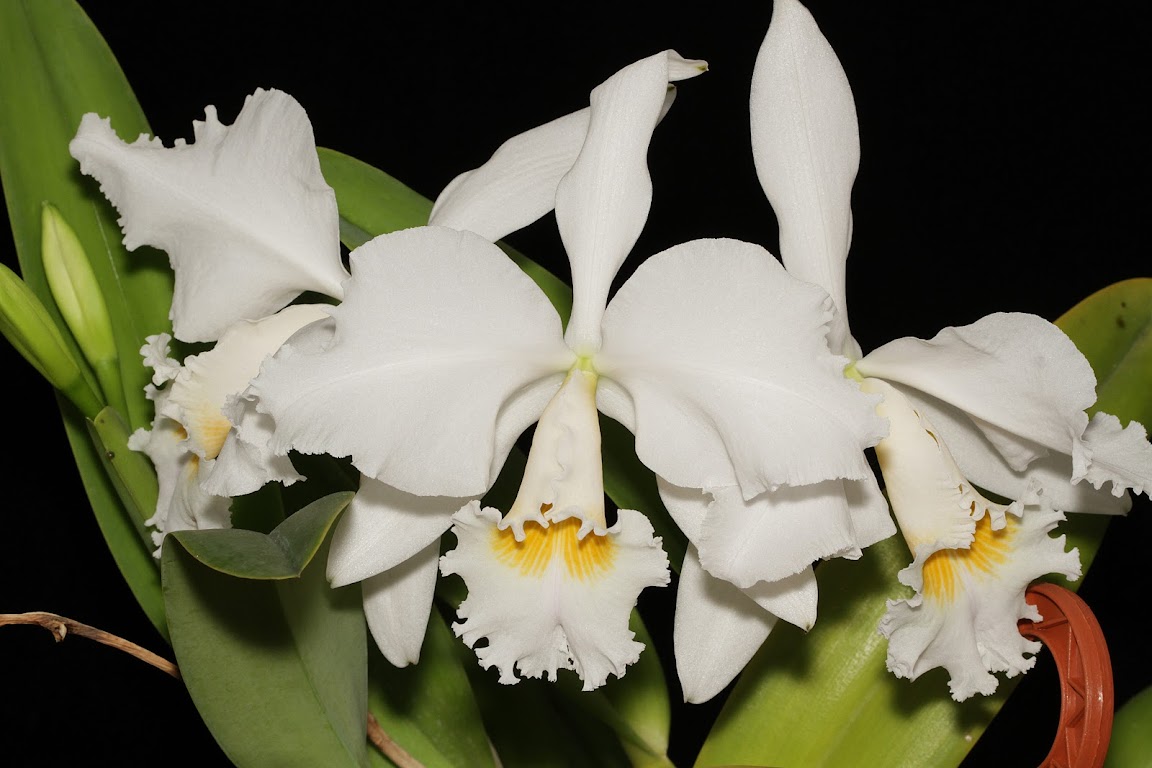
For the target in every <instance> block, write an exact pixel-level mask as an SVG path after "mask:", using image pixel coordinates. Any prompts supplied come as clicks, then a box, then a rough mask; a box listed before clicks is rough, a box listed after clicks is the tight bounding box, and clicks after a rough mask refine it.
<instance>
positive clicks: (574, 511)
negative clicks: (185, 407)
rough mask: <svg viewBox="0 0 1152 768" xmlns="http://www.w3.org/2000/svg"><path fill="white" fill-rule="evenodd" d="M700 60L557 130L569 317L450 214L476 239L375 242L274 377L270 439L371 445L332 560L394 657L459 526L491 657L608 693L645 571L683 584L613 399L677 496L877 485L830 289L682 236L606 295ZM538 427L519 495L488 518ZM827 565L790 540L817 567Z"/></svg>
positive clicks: (464, 625) (866, 402)
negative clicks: (831, 328) (601, 418)
mask: <svg viewBox="0 0 1152 768" xmlns="http://www.w3.org/2000/svg"><path fill="white" fill-rule="evenodd" d="M702 68H703V67H702V63H701V62H693V61H687V60H684V59H682V58H680V57H679V56H677V55H676V54H674V53H672V52H664V53H660V54H657V55H655V56H652V57H649V58H647V59H644V60H641V61H639V62H636V63H635V64H633V65H631V66H629V67H626V68H625V69H623V70H621V71H620V72H618V73H617V74H616V75H614V76H613V77H612V78H610V79H609V80H608V81H606V82H605V83H603V84H602V85H601V86H599V87H598V88H597V89H595V90H594V91H593V93H592V96H591V104H590V108H589V110H588V111H587V112H586V113H577V114H576V115H574V116H569V118H564V119H562V120H561V121H559V125H558V124H556V123H554V124H550V126H551V127H549V126H545V128H547V129H548V130H551V131H558V132H559V133H561V134H563V138H562V140H561V141H560V143H559V145H557V146H562V147H565V148H567V147H574V148H575V153H573V154H572V155H567V154H566V153H567V149H565V151H564V152H555V153H554V155H553V156H554V158H555V160H556V162H555V164H554V166H553V168H554V170H555V169H558V170H559V173H558V174H557V175H556V176H555V177H554V178H555V181H551V182H542V183H541V184H540V185H539V186H540V188H543V189H545V190H547V189H548V188H549V185H551V188H552V189H554V190H555V193H554V202H555V211H556V218H557V222H558V224H559V229H560V233H561V237H562V239H563V241H564V244H565V249H566V251H567V254H568V258H569V261H570V264H571V266H572V276H573V310H572V315H571V319H570V321H569V323H568V326H567V328H566V329H564V328H563V326H562V323H561V319H560V317H559V316H558V315H557V313H556V312H555V310H554V309H553V308H552V306H551V304H550V303H549V301H548V299H547V298H546V297H545V296H544V294H543V293H542V292H541V291H540V289H539V288H538V287H537V286H536V285H535V284H534V283H533V282H532V281H531V280H530V279H529V278H528V277H527V276H525V274H524V273H523V272H522V271H520V270H519V269H518V268H517V267H516V266H515V265H514V264H513V263H512V262H511V261H510V260H509V259H508V258H507V257H506V256H505V255H504V253H503V252H502V251H500V250H499V249H498V248H497V247H495V246H494V245H492V243H491V242H490V241H489V239H486V238H491V237H495V236H499V234H496V233H495V232H494V231H493V230H484V228H483V226H482V225H481V224H480V223H477V222H476V217H475V216H474V214H472V213H468V214H460V215H451V216H450V215H448V214H447V213H445V210H446V209H445V208H444V207H443V206H442V205H440V204H439V203H438V205H437V208H436V214H435V215H434V217H433V218H434V223H437V224H451V225H452V226H453V227H460V226H464V227H466V228H467V229H470V230H472V231H459V230H457V229H452V228H448V227H445V226H431V227H426V228H418V229H412V230H406V231H403V232H398V233H394V234H391V235H385V236H382V237H379V238H376V239H375V240H373V241H371V242H370V243H368V244H366V245H364V246H362V247H361V248H358V249H357V250H356V251H354V252H353V253H352V255H351V273H352V277H351V279H350V280H349V281H348V282H347V283H346V284H345V296H344V301H343V303H342V304H340V306H338V307H336V308H334V309H333V310H332V326H331V330H330V333H327V332H326V333H325V334H320V333H307V332H306V333H305V334H304V335H303V336H300V337H297V339H294V340H292V341H290V342H289V343H288V344H286V345H285V347H284V348H283V349H282V350H281V351H280V352H279V353H278V354H277V355H276V357H275V358H273V359H272V360H270V361H269V362H268V363H267V364H266V365H265V367H264V369H263V371H262V373H261V375H260V376H259V377H258V378H257V379H256V380H255V381H254V382H253V384H252V387H251V390H250V395H251V397H252V401H251V403H252V409H251V410H252V412H255V413H259V414H263V415H266V416H270V417H271V418H272V420H273V421H274V423H275V427H276V428H275V431H274V432H273V433H272V434H271V439H270V441H269V447H270V448H271V450H273V451H276V452H280V453H285V452H287V451H288V450H292V449H295V450H299V451H304V452H310V453H330V454H333V455H337V456H350V457H351V459H352V462H353V464H354V465H355V466H356V467H357V468H358V469H359V470H360V472H361V473H362V474H363V475H364V478H365V479H364V481H363V482H362V485H361V489H360V492H359V493H358V494H357V497H356V499H355V501H354V502H353V504H352V505H351V506H350V507H349V509H348V510H347V512H346V513H345V515H344V516H343V517H342V518H341V521H340V523H339V525H338V529H337V531H336V532H335V534H334V539H333V544H332V550H331V555H330V559H329V569H328V573H329V577H330V579H331V580H332V582H333V583H334V584H337V585H339V584H348V583H353V582H356V581H360V582H362V583H363V588H364V594H365V610H366V613H367V615H368V620H369V625H370V627H371V628H372V632H373V635H374V637H375V638H376V640H377V642H378V644H380V646H381V648H382V650H383V651H384V653H385V655H386V656H388V658H389V659H390V660H392V661H393V662H394V663H410V662H413V661H415V660H416V659H417V658H418V654H419V646H420V640H421V638H422V636H423V630H424V626H425V624H426V620H427V616H428V610H429V606H430V604H431V600H432V590H433V585H434V582H435V577H436V564H437V555H438V547H439V539H440V536H441V535H442V534H443V533H444V532H445V531H446V530H447V529H448V528H449V527H450V526H454V532H455V534H456V537H457V540H458V545H457V548H456V549H455V550H454V551H452V552H450V553H449V554H448V555H446V556H445V557H444V559H443V569H444V571H445V572H446V573H458V574H460V575H461V576H463V577H464V579H465V581H466V582H467V585H468V589H469V596H468V599H467V600H466V601H465V603H464V604H463V605H462V606H461V617H462V618H463V619H464V620H463V622H461V623H460V624H458V625H457V626H456V631H457V632H459V633H460V634H461V635H463V637H464V638H465V640H466V641H467V642H469V643H476V642H477V641H478V640H479V639H480V638H481V637H484V638H486V639H487V646H486V647H485V648H483V649H481V650H480V651H479V655H480V658H481V661H482V663H483V664H484V665H485V666H490V665H494V666H496V667H497V668H498V669H499V671H500V675H501V679H502V680H504V681H506V682H512V681H514V680H515V679H516V673H517V671H518V672H519V673H520V674H522V675H529V676H542V675H547V676H550V677H553V676H555V674H556V671H557V670H558V669H563V668H571V669H575V670H576V671H577V672H578V673H579V674H580V676H581V677H582V678H583V680H584V685H585V687H587V688H592V687H595V686H597V685H600V684H602V683H603V682H604V681H605V679H606V678H607V676H608V675H609V674H616V675H619V674H622V673H623V671H624V669H625V667H626V665H627V664H629V663H632V662H633V661H634V660H635V659H636V656H637V653H638V652H639V647H638V644H636V643H635V642H634V641H633V640H632V633H631V632H630V631H629V630H628V629H627V616H628V612H629V611H630V610H631V608H632V606H633V605H634V603H635V600H636V597H637V595H638V593H639V591H640V590H641V589H643V587H644V586H647V585H658V584H663V583H666V581H667V578H668V575H667V568H666V560H665V556H664V555H663V553H662V552H661V551H660V548H659V540H656V539H653V537H652V528H651V525H650V524H649V523H648V521H647V519H646V518H645V517H644V516H643V515H641V514H640V513H638V512H635V511H630V510H622V511H620V513H619V517H618V519H617V520H616V522H615V524H613V525H611V526H609V525H608V521H607V519H606V518H605V513H604V499H603V483H602V479H601V471H602V470H601V468H600V452H599V441H600V437H599V428H598V415H597V410H599V411H600V412H602V413H604V414H606V415H608V416H610V417H612V418H614V419H616V420H618V421H620V422H621V423H622V424H624V425H625V426H627V427H628V428H629V429H630V430H632V432H633V433H634V434H635V435H636V446H637V453H638V455H639V457H640V459H641V460H642V461H643V462H644V463H645V464H646V465H647V466H649V467H650V468H651V469H652V470H653V471H654V472H655V473H656V474H657V475H659V476H660V477H661V478H663V480H665V481H667V482H668V483H670V484H672V485H674V486H676V487H678V488H685V489H702V488H712V487H733V486H735V487H738V488H739V489H740V490H739V493H740V494H741V495H742V496H743V497H747V498H752V497H755V496H757V495H759V494H762V493H764V492H766V491H768V490H770V489H776V488H777V487H779V486H781V485H804V484H811V483H819V482H822V481H825V480H829V479H836V480H839V479H843V478H847V479H850V480H857V479H862V478H865V477H867V476H868V475H869V470H868V467H867V462H866V461H865V460H864V457H863V453H862V449H863V448H864V447H866V446H869V445H873V444H875V442H876V441H877V440H878V439H879V438H880V437H881V436H882V435H883V422H882V420H880V419H879V418H877V417H876V415H875V413H874V405H875V403H874V400H873V398H870V397H868V396H866V395H864V394H862V393H861V392H860V391H859V388H858V386H857V385H856V384H855V383H854V382H851V381H848V380H846V379H845V378H844V377H843V375H842V369H843V366H844V365H845V363H846V362H847V361H846V360H845V359H844V358H842V357H838V356H835V355H832V354H829V352H828V347H827V341H826V338H825V337H826V331H827V327H826V323H827V322H828V321H829V320H830V319H831V316H830V314H829V313H828V303H827V297H826V295H825V294H824V293H823V291H821V290H820V289H819V288H817V287H815V286H811V285H806V284H804V283H801V282H800V281H798V280H795V279H793V278H791V277H789V276H788V275H787V273H786V272H785V271H784V270H783V268H782V267H781V266H780V265H779V264H778V262H776V260H775V259H773V258H772V256H771V255H770V254H768V253H767V252H766V251H764V250H763V249H762V248H760V247H758V246H755V245H751V244H748V243H741V242H737V241H733V240H699V241H694V242H690V243H685V244H682V245H679V246H675V247H673V248H671V249H669V250H667V251H664V252H663V253H660V254H657V255H655V256H652V257H650V258H649V259H648V260H646V261H645V262H644V263H643V264H641V265H640V267H639V268H638V269H637V270H636V272H635V273H634V275H633V276H632V277H631V278H630V279H629V280H628V281H627V282H626V283H625V284H624V285H623V286H622V287H621V288H620V290H619V291H618V292H617V294H616V295H615V296H614V297H613V298H612V301H611V303H609V302H608V294H609V288H610V285H611V282H612V279H613V277H614V276H615V274H616V272H617V270H618V269H619V267H620V265H621V263H622V262H623V260H624V258H625V257H626V256H627V254H628V253H629V251H630V250H631V248H632V246H633V244H634V243H635V241H636V239H637V238H638V236H639V234H640V231H641V229H642V228H643V225H644V222H645V220H646V218H647V214H648V209H649V206H650V203H651V197H652V189H651V182H650V179H649V177H648V173H647V165H646V155H647V149H648V143H649V140H650V138H651V134H652V131H653V129H654V127H655V125H656V123H657V122H658V120H659V119H660V118H661V116H662V115H663V113H664V111H665V110H666V108H667V90H668V83H669V82H670V81H674V80H679V79H683V78H685V77H690V76H693V75H695V74H698V73H699V72H700V71H702ZM572 138H576V139H577V141H576V142H575V143H572V142H571V141H570V140H571V139H572ZM504 149H507V145H506V148H504ZM504 149H502V150H501V152H498V153H497V156H494V157H493V160H492V163H493V164H494V165H489V166H485V167H482V168H480V169H477V170H476V171H474V172H472V173H470V174H467V175H466V176H465V177H462V179H461V180H458V181H457V182H454V183H453V185H451V186H450V187H449V189H448V190H446V192H445V194H444V195H442V196H441V201H445V200H449V203H446V205H448V206H449V208H451V200H452V199H456V198H458V197H461V196H463V197H469V196H470V195H471V194H472V193H471V192H468V188H469V186H470V185H472V184H473V182H476V183H479V184H480V186H481V187H484V186H485V185H486V184H487V183H488V182H487V181H484V182H483V183H481V180H484V179H488V181H491V180H492V179H491V178H489V177H491V176H501V175H505V176H507V175H508V174H511V175H512V176H515V172H514V171H509V169H510V168H511V167H512V166H514V165H515V163H511V164H509V163H508V160H509V158H508V157H507V156H506V155H507V153H506V152H504ZM513 149H514V148H513ZM502 153H504V154H505V156H504V157H499V156H500V155H501V154H502ZM473 191H475V190H473ZM479 197H483V195H480V196H479ZM479 197H478V198H477V199H479ZM539 202H540V201H539V199H537V200H535V202H534V203H533V205H532V206H528V205H527V204H524V205H523V207H522V208H521V207H518V206H519V203H517V204H516V205H512V206H505V205H502V206H499V207H498V210H497V212H496V213H494V214H493V215H496V216H497V217H498V218H501V219H502V220H503V221H505V222H508V221H513V220H517V219H519V220H520V221H521V222H522V223H526V222H527V221H530V220H531V219H532V218H535V217H537V216H539V215H541V214H542V213H544V212H546V211H547V210H548V209H549V208H550V207H551V206H550V204H547V203H545V204H544V205H543V206H542V207H541V206H539V205H538V204H539ZM465 207H468V206H465ZM508 208H515V210H512V211H511V212H510V211H509V210H508ZM438 216H441V217H443V218H437V217H438ZM460 222H468V223H465V224H461V223H460ZM494 229H499V227H496V228H494ZM475 232H483V234H484V237H482V236H480V235H477V234H475ZM500 234H502V233H500ZM766 297H767V298H766ZM796 318H800V320H799V321H797V320H796ZM534 422H539V424H538V425H537V430H536V434H535V438H534V440H533V444H532V449H531V451H530V454H529V458H528V465H527V469H526V471H525V476H524V479H523V483H522V485H521V491H520V494H519V496H518V498H517V501H516V503H515V504H514V506H513V509H512V510H511V511H510V512H509V514H508V515H506V516H504V517H503V518H501V516H500V514H499V512H497V511H495V510H484V509H481V508H480V507H479V504H478V503H477V502H476V500H477V499H478V498H479V497H481V496H482V495H483V494H484V493H485V492H487V490H488V489H489V488H490V487H491V486H492V484H493V482H494V480H495V478H496V475H497V473H498V472H499V470H500V468H501V467H502V466H503V464H504V460H505V458H506V457H507V454H508V452H509V450H510V449H511V447H512V445H513V443H514V441H515V440H516V438H517V437H518V436H519V435H520V434H521V433H522V432H523V431H524V430H525V429H526V428H527V427H529V426H531V425H532V424H533V423H534ZM696 492H697V493H700V491H699V490H697V491H696ZM795 541H796V542H797V544H798V546H803V545H804V544H806V542H805V540H804V538H803V537H802V536H800V537H797V538H796V539H795ZM843 546H846V547H853V546H855V543H853V542H849V543H847V544H844V545H843ZM821 555H822V553H821V552H803V553H798V554H795V553H794V554H793V557H794V559H795V560H796V561H802V562H800V564H799V565H797V566H796V570H797V571H801V572H803V571H805V570H807V569H808V568H809V566H810V563H811V561H812V560H813V559H815V558H817V557H820V556H821ZM809 575H810V574H809ZM754 586H755V585H754ZM761 597H762V596H760V595H757V598H758V599H760V598H761ZM763 599H764V600H765V601H766V602H768V603H769V604H770V605H772V606H773V607H774V608H776V610H778V611H779V612H780V613H786V612H788V611H792V610H793V608H792V607H791V606H793V605H794V604H795V603H796V602H801V603H803V604H804V606H803V608H802V609H799V610H796V611H795V613H797V614H803V615H804V618H802V619H798V621H805V622H808V623H810V618H808V616H809V615H811V616H814V610H815V594H814V590H811V591H805V593H804V595H803V596H802V598H801V599H800V600H799V601H798V600H797V598H796V596H795V595H791V594H785V595H769V596H763ZM773 601H778V605H777V603H776V602H773Z"/></svg>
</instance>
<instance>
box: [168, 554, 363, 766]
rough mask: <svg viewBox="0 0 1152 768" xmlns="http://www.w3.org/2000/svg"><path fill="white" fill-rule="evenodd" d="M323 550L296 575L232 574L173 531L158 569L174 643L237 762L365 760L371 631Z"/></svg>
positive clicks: (193, 689) (210, 722)
mask: <svg viewBox="0 0 1152 768" xmlns="http://www.w3.org/2000/svg"><path fill="white" fill-rule="evenodd" d="M326 554H327V553H326V551H322V552H321V556H320V557H319V559H318V560H317V562H314V563H313V564H312V565H311V567H309V568H307V569H305V571H304V573H303V575H302V576H301V577H300V578H298V579H289V580H285V581H259V580H251V579H240V578H236V577H234V576H229V575H227V574H224V573H220V572H219V571H215V570H213V569H211V568H208V567H206V566H205V565H203V564H201V563H200V562H198V561H197V560H196V559H195V558H194V557H192V556H191V555H190V554H189V553H188V551H187V550H185V549H184V547H183V542H182V540H181V538H180V537H179V536H169V537H168V538H167V539H166V540H165V544H164V555H163V557H162V558H161V568H162V572H163V576H164V603H165V607H166V608H167V611H168V621H169V626H170V628H171V632H172V648H173V650H174V651H175V653H176V662H177V664H178V665H179V667H180V674H181V676H182V677H183V679H184V682H185V684H186V685H187V686H188V692H189V693H190V694H191V696H192V700H193V702H194V703H195V704H196V709H197V710H198V711H199V713H200V715H201V717H203V718H204V722H205V724H206V725H207V726H208V729H209V730H210V731H211V732H212V735H213V736H214V737H215V738H216V741H217V742H218V743H219V744H220V747H221V748H222V749H223V750H224V752H225V754H227V755H228V757H229V759H230V760H231V761H232V762H233V763H234V764H236V765H237V766H239V767H240V768H247V767H248V766H255V767H258V768H262V767H263V766H269V765H274V766H277V767H278V768H294V767H296V766H299V768H312V767H313V766H318V765H323V766H333V767H334V768H338V767H340V766H349V767H351V766H365V765H367V764H368V748H367V737H366V728H367V721H368V710H367V679H366V670H367V665H368V660H367V645H366V642H367V637H366V632H365V626H364V614H363V612H362V611H361V599H360V590H359V589H357V588H356V587H344V588H341V589H335V590H334V589H331V588H330V587H329V586H328V583H327V581H326V580H325V578H324V561H325V559H326Z"/></svg>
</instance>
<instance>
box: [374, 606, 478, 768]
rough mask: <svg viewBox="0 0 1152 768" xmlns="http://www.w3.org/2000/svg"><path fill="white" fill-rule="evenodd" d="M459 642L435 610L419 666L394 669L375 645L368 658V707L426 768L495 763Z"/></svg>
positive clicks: (391, 735) (458, 767)
mask: <svg viewBox="0 0 1152 768" xmlns="http://www.w3.org/2000/svg"><path fill="white" fill-rule="evenodd" d="M458 644H459V643H458V641H457V640H456V638H455V637H454V636H453V635H452V631H451V630H450V629H449V628H448V625H447V624H446V623H445V621H444V618H443V617H442V616H441V615H440V612H439V611H437V610H435V608H433V610H432V615H431V616H430V617H429V620H428V632H427V634H426V635H425V636H424V645H423V647H422V648H421V649H420V663H419V664H415V665H412V666H408V667H404V668H397V667H394V666H392V665H391V664H390V663H389V662H388V661H386V660H385V659H384V657H383V656H382V655H381V654H380V651H379V649H377V647H376V644H375V643H372V644H371V645H372V647H371V648H370V650H369V654H368V709H369V710H370V711H371V712H372V714H373V715H375V716H376V720H377V721H378V722H379V723H380V726H381V727H382V728H383V729H384V731H385V732H386V733H387V734H388V735H389V736H390V737H391V738H392V739H393V740H394V741H396V743H398V744H399V745H400V746H401V747H403V748H404V750H405V751H407V752H408V753H409V754H410V755H412V756H413V757H415V758H416V759H417V760H419V761H420V762H421V763H423V764H424V765H425V766H427V767H428V768H472V766H475V767H476V768H484V767H485V766H492V765H494V762H493V760H492V748H491V746H490V745H489V743H488V736H487V733H486V732H485V731H484V725H483V723H482V722H481V720H480V709H479V707H477V705H476V700H475V699H474V698H473V696H472V689H471V687H470V686H469V684H468V677H467V675H466V673H465V672H464V668H463V667H462V666H461V660H460V655H459V653H458V652H457V648H456V646H457V645H458ZM473 661H475V659H473ZM374 762H380V763H383V760H382V759H381V760H379V761H374Z"/></svg>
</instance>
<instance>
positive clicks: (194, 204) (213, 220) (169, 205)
mask: <svg viewBox="0 0 1152 768" xmlns="http://www.w3.org/2000/svg"><path fill="white" fill-rule="evenodd" d="M193 129H194V132H195V137H196V138H195V143H194V144H190V145H189V144H184V143H183V142H182V141H181V142H177V144H176V146H174V147H171V148H165V147H164V146H163V144H162V143H161V142H160V141H159V140H158V139H148V138H147V137H146V136H141V137H140V138H139V139H137V140H136V141H135V142H134V143H132V144H125V143H124V142H122V141H120V139H119V138H118V137H117V136H116V134H115V132H114V131H113V130H112V127H111V123H110V121H109V120H108V119H107V118H105V119H100V118H99V117H98V116H96V115H95V114H93V113H89V114H86V115H85V116H84V118H83V119H82V121H81V123H80V129H79V130H78V131H77V133H76V137H75V138H74V139H73V140H72V142H71V144H70V145H69V150H70V151H71V153H72V156H73V157H74V158H76V159H77V160H79V161H80V169H81V171H83V172H84V173H86V174H88V175H90V176H94V177H95V178H96V179H97V180H98V181H99V182H100V189H101V191H102V192H103V193H104V195H105V197H107V198H108V199H109V200H110V201H111V202H112V204H113V205H115V206H116V208H117V210H118V211H119V212H120V226H121V228H122V229H123V230H124V245H125V246H126V247H127V248H128V249H129V250H135V249H136V248H138V247H139V246H141V245H152V246H155V247H157V248H160V249H162V250H164V251H167V253H168V257H169V260H170V261H171V263H172V268H173V270H174V271H175V273H176V284H175V293H174V295H173V297H172V311H171V315H170V316H171V318H172V323H173V326H174V328H175V333H176V337H177V338H179V339H181V340H183V341H212V340H214V339H217V338H219V336H220V334H222V333H223V332H224V330H225V329H226V328H228V327H229V326H230V325H232V324H233V323H235V322H236V321H237V320H245V319H255V318H260V317H266V316H268V315H271V314H272V313H274V312H276V311H277V310H279V309H281V308H282V307H284V306H285V305H287V304H288V303H289V302H291V301H292V300H293V299H294V298H296V297H297V296H299V295H300V294H301V293H303V292H305V291H309V290H310V291H316V292H318V293H322V294H325V295H328V296H332V297H335V298H340V297H341V295H342V290H341V283H342V282H343V281H344V279H345V278H346V277H347V274H346V273H345V271H344V267H343V264H342V262H341V258H340V240H339V218H338V215H337V211H336V196H335V194H334V193H333V191H332V189H331V188H330V187H329V186H328V184H327V183H326V182H325V181H324V177H323V175H322V174H321V172H320V162H319V159H318V158H317V156H316V143H315V139H314V138H313V135H312V126H311V124H310V123H309V121H308V116H307V115H306V114H305V112H304V110H303V108H302V107H301V106H300V105H299V104H298V103H297V102H296V101H295V99H293V98H292V97H291V96H289V95H287V94H285V93H282V92H280V91H275V90H273V91H265V90H257V91H256V92H255V93H253V94H252V95H251V96H249V97H248V98H247V99H246V100H245V102H244V107H243V109H241V110H240V114H239V115H238V116H237V118H236V122H235V123H234V124H233V125H231V126H225V125H223V124H222V123H221V122H220V121H219V119H218V118H217V116H216V110H215V108H214V107H211V106H210V107H207V108H206V109H205V119H204V121H203V122H200V121H196V122H194V123H193Z"/></svg>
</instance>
